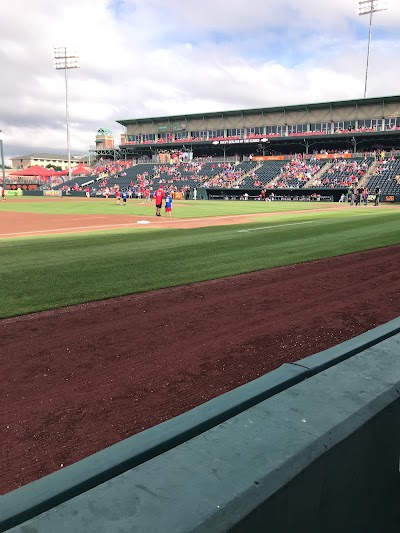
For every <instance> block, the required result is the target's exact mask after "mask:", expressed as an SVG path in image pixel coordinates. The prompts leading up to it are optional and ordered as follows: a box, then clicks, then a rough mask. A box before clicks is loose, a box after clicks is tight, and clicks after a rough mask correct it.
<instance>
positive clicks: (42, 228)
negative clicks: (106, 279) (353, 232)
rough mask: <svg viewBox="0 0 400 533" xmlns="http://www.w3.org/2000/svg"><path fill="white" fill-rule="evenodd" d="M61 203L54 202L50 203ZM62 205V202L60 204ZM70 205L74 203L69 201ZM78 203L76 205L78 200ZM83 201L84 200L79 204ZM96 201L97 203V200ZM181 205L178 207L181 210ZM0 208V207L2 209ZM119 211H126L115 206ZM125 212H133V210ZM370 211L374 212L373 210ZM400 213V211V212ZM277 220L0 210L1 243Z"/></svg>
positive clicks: (252, 216)
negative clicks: (3, 241)
mask: <svg viewBox="0 0 400 533" xmlns="http://www.w3.org/2000/svg"><path fill="white" fill-rule="evenodd" d="M55 201H60V200H59V199H58V200H55V199H53V198H52V199H51V200H48V202H53V203H54V202H55ZM61 201H62V200H61ZM68 201H74V200H71V199H68ZM75 201H77V200H76V199H75ZM80 201H82V200H80ZM96 201H97V200H96ZM181 205H182V204H176V205H175V207H174V209H175V210H176V209H178V210H179V207H180V206H181ZM0 207H1V206H0ZM389 208H393V206H383V205H382V206H380V207H379V209H389ZM116 209H125V208H124V207H123V206H119V207H117V206H116ZM126 209H130V206H129V207H127V208H126ZM349 209H350V208H349V207H348V206H343V207H333V208H332V207H330V208H326V209H324V208H319V209H318V212H326V211H344V210H349ZM368 209H374V208H373V206H370V207H369V208H368ZM306 212H307V211H304V210H295V209H294V210H292V211H285V212H284V213H285V214H287V215H293V214H299V213H303V214H304V213H306ZM399 212H400V208H399ZM273 216H276V213H252V214H248V215H225V216H215V217H200V218H188V219H184V218H166V217H165V216H162V217H160V218H159V217H156V216H144V215H143V216H137V215H78V214H68V215H58V214H52V215H48V214H43V213H19V212H15V211H1V210H0V239H5V238H11V237H32V236H37V235H55V234H61V233H82V232H88V231H89V232H93V231H101V230H111V229H122V228H142V229H146V228H153V229H154V228H155V229H190V228H200V227H201V228H202V227H207V226H222V225H223V226H225V225H230V224H245V223H250V222H257V221H260V220H262V219H263V218H268V217H273Z"/></svg>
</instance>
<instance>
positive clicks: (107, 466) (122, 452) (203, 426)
mask: <svg viewBox="0 0 400 533" xmlns="http://www.w3.org/2000/svg"><path fill="white" fill-rule="evenodd" d="M399 331H400V319H396V320H393V321H391V322H389V323H388V324H385V325H383V326H380V327H378V328H375V329H374V330H371V331H369V332H367V333H365V334H363V335H361V336H359V337H357V338H355V339H352V340H350V341H347V342H345V343H343V344H341V345H339V346H336V347H334V348H331V349H329V350H326V351H324V352H321V353H319V354H316V355H314V356H311V357H308V358H306V359H303V360H301V361H299V362H298V363H295V364H288V365H283V366H282V367H280V368H279V369H277V370H275V371H273V372H271V373H269V374H266V375H265V376H262V377H261V378H259V379H257V380H255V381H253V382H251V383H248V384H247V385H244V386H242V387H239V388H237V389H235V390H233V391H231V392H229V393H227V394H224V395H222V396H220V397H218V398H215V399H214V400H211V401H209V402H207V403H205V404H203V405H201V406H199V407H197V408H195V409H193V410H191V411H189V412H187V413H184V414H183V415H181V416H179V417H176V418H174V419H172V420H169V421H167V422H164V423H162V424H160V425H158V426H155V427H153V428H151V429H149V430H146V431H144V432H142V433H139V434H138V435H135V436H133V437H131V438H129V439H126V440H124V441H122V442H120V443H118V444H115V445H114V446H111V447H109V448H107V449H105V450H102V451H101V452H98V453H97V454H94V455H92V456H90V457H88V458H87V459H84V460H83V461H80V462H78V463H76V464H74V465H71V466H69V467H67V468H65V469H63V470H60V471H58V472H56V473H54V474H51V475H50V476H46V477H45V478H42V479H40V480H38V481H36V482H34V483H31V484H29V485H26V486H25V487H22V488H20V489H17V490H15V491H13V492H11V493H9V494H6V495H5V496H2V497H1V498H0V531H1V532H3V531H6V530H7V529H9V528H11V527H14V526H16V525H18V524H22V523H23V522H24V521H26V520H29V519H31V518H32V517H35V516H37V515H39V514H41V513H44V512H45V511H47V510H49V509H51V508H54V507H56V506H58V505H60V504H62V503H63V502H66V501H68V500H70V499H71V498H74V497H76V496H78V495H80V494H82V493H84V492H85V491H88V490H90V489H93V488H95V487H97V486H98V485H101V484H103V483H105V482H107V481H109V480H111V479H113V478H115V477H116V476H119V475H120V474H122V473H124V472H127V471H128V470H130V469H133V468H135V467H137V466H139V465H141V464H143V463H145V462H147V461H150V460H152V459H154V458H155V457H157V456H159V455H160V454H165V453H166V452H168V451H169V450H172V449H173V448H175V447H177V446H180V445H181V444H182V443H184V442H186V441H189V440H190V439H193V438H195V437H197V436H199V435H201V434H202V433H204V432H207V431H209V430H210V429H211V428H213V427H215V426H217V425H218V424H221V423H223V422H225V421H227V420H229V419H231V418H232V417H235V416H236V415H238V414H239V413H241V412H243V411H245V410H247V409H249V408H251V407H253V406H256V405H257V404H260V403H261V402H263V401H265V400H266V399H268V398H271V397H272V396H274V395H276V394H279V393H280V392H282V391H284V390H286V389H288V388H290V387H292V386H293V385H295V384H297V383H300V382H301V381H303V380H304V379H306V378H307V377H310V376H312V375H315V374H316V373H318V372H321V371H323V370H324V369H326V368H328V367H331V366H334V365H336V364H337V363H339V362H340V361H343V360H345V359H348V358H350V357H352V356H354V355H355V354H358V353H360V352H362V351H363V350H365V349H367V348H369V347H371V346H374V345H376V344H378V343H381V342H382V341H383V340H384V339H387V338H389V337H391V336H393V335H395V334H396V333H398V332H399Z"/></svg>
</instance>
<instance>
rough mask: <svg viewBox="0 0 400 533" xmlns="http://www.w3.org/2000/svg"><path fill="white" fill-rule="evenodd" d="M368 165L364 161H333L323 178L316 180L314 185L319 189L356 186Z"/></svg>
mask: <svg viewBox="0 0 400 533" xmlns="http://www.w3.org/2000/svg"><path fill="white" fill-rule="evenodd" d="M368 167H369V163H368V161H367V160H366V159H364V160H362V161H361V162H360V161H348V160H346V159H344V160H341V161H335V162H334V163H333V164H332V166H331V167H330V168H329V169H328V170H327V171H326V172H325V173H324V175H323V177H322V178H321V179H319V180H316V181H315V183H314V185H315V186H320V187H329V188H331V189H333V188H335V187H350V186H352V185H357V183H358V182H359V181H360V179H361V178H362V177H363V176H364V174H365V172H366V171H367V170H368Z"/></svg>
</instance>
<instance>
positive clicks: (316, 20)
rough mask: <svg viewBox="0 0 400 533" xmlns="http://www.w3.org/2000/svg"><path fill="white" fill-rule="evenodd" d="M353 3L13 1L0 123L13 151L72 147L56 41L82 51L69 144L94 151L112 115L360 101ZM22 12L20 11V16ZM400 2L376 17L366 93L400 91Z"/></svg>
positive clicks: (4, 23)
mask: <svg viewBox="0 0 400 533" xmlns="http://www.w3.org/2000/svg"><path fill="white" fill-rule="evenodd" d="M356 7H357V2H356V1H355V2H349V1H348V0H324V1H323V2H322V1H321V0H303V2H301V3H300V2H296V1H295V0H279V1H278V0H253V1H252V2H243V1H242V0H230V1H229V7H227V2H226V0H202V2H182V1H181V0H169V1H168V2H165V0H118V4H117V2H115V1H113V2H112V1H111V0H69V1H68V2H67V3H55V2H53V1H50V0H35V2H29V0H14V1H13V2H7V3H5V5H4V6H3V5H2V16H1V20H0V64H2V79H1V82H0V121H1V122H0V129H2V130H3V131H4V132H5V133H6V135H7V140H6V141H5V151H6V155H7V156H12V155H20V154H22V153H24V152H25V153H26V152H33V151H39V150H40V151H49V152H65V151H66V135H65V92H64V78H63V72H57V71H55V70H54V68H53V59H52V47H53V46H59V45H67V46H70V47H71V48H72V49H77V50H78V51H79V54H80V58H81V68H80V69H79V70H74V71H70V72H69V104H70V118H71V148H72V151H73V152H80V153H84V152H87V150H88V147H89V145H92V144H93V143H94V137H95V134H96V131H97V129H98V128H99V127H108V128H111V129H112V130H113V131H114V133H115V136H116V140H117V142H118V134H119V132H120V127H119V125H117V124H116V123H115V121H116V120H117V119H123V118H134V117H140V116H159V115H168V114H174V113H195V112H207V111H215V110H224V109H233V108H241V107H243V108H249V107H257V106H268V105H280V104H294V103H301V102H304V103H305V102H312V101H319V102H321V101H328V100H335V99H346V98H357V97H361V96H362V93H363V84H364V71H365V55H366V44H367V43H366V39H367V35H368V20H367V19H368V17H358V16H357V14H356ZM21 14H23V15H24V16H19V15H21ZM399 29H400V5H399V3H395V2H393V3H392V6H391V10H390V13H389V12H388V13H378V14H376V15H375V16H374V31H373V48H372V55H371V64H370V84H369V95H370V96H381V95H385V94H396V93H398V92H399V90H398V87H399V82H400V75H399V74H398V73H397V69H396V68H395V65H396V64H397V57H398V52H399V46H400V45H399V44H398V43H397V40H396V36H397V33H398V31H399Z"/></svg>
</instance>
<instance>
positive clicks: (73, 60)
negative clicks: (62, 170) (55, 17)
mask: <svg viewBox="0 0 400 533" xmlns="http://www.w3.org/2000/svg"><path fill="white" fill-rule="evenodd" d="M54 68H55V69H56V70H63V71H64V77H65V116H66V125H67V150H68V179H69V180H71V179H72V171H71V145H70V136H69V109H68V76H67V70H68V69H70V68H79V56H78V54H77V53H76V52H68V51H67V47H66V46H60V47H58V48H54Z"/></svg>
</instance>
